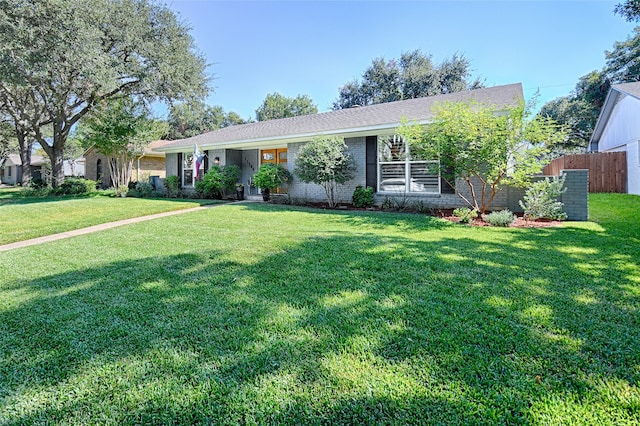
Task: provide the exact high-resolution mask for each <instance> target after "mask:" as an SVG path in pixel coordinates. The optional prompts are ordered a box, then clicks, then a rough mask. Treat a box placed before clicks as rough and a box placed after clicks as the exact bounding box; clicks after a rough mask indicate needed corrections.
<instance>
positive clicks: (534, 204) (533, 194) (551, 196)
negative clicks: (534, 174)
mask: <svg viewBox="0 0 640 426" xmlns="http://www.w3.org/2000/svg"><path fill="white" fill-rule="evenodd" d="M563 186H564V176H563V177H562V178H557V177H553V178H551V179H549V178H545V179H544V180H540V181H538V182H534V183H532V184H531V186H530V187H529V189H527V191H526V192H525V195H524V199H523V200H521V201H520V207H522V209H523V210H524V217H525V218H527V219H551V220H565V219H566V218H567V214H566V213H565V212H563V211H562V207H563V206H564V204H563V203H562V202H560V201H558V197H560V195H562V193H563V192H565V191H566V188H565V189H563Z"/></svg>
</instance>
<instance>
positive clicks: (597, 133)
mask: <svg viewBox="0 0 640 426" xmlns="http://www.w3.org/2000/svg"><path fill="white" fill-rule="evenodd" d="M624 95H629V96H633V97H634V98H636V99H638V100H640V81H637V82H634V83H622V84H615V85H613V86H612V87H611V89H610V90H609V93H608V94H607V98H606V99H605V101H604V105H602V109H601V110H600V115H599V116H598V121H596V126H595V127H594V128H593V133H592V134H591V140H590V141H589V151H598V145H599V143H600V138H601V137H602V133H603V132H604V129H605V128H606V127H607V123H608V122H609V118H610V117H611V113H612V112H613V108H614V107H615V105H616V104H617V103H618V100H619V99H621V98H622V97H623V96H624Z"/></svg>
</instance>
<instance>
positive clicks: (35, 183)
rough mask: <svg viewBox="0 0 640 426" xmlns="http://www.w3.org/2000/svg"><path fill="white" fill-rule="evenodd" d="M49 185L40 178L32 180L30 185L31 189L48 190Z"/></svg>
mask: <svg viewBox="0 0 640 426" xmlns="http://www.w3.org/2000/svg"><path fill="white" fill-rule="evenodd" d="M48 186H49V185H48V184H47V182H46V181H45V180H44V179H40V178H36V179H33V180H31V183H30V184H29V187H30V188H31V189H36V190H37V189H43V188H47V187H48Z"/></svg>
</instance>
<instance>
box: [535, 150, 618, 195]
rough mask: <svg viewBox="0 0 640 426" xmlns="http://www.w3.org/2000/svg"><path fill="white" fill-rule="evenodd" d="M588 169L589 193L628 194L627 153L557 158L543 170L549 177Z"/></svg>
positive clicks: (601, 153)
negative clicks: (573, 170) (564, 172)
mask: <svg viewBox="0 0 640 426" xmlns="http://www.w3.org/2000/svg"><path fill="white" fill-rule="evenodd" d="M567 169H588V170H589V192H621V193H626V192H627V153H626V152H624V151H622V152H596V153H593V154H577V155H565V156H563V157H560V158H556V159H555V160H553V161H552V162H551V163H549V164H547V166H546V167H545V168H544V169H543V170H542V173H544V174H545V175H547V176H559V175H560V170H567Z"/></svg>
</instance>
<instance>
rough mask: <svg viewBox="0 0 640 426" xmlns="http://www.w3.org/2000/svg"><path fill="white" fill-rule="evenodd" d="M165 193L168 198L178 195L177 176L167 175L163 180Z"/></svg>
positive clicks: (178, 180)
mask: <svg viewBox="0 0 640 426" xmlns="http://www.w3.org/2000/svg"><path fill="white" fill-rule="evenodd" d="M164 187H165V189H166V190H167V192H166V195H167V197H169V198H176V197H178V196H179V195H180V178H179V177H178V176H175V175H173V176H167V177H166V178H165V180H164Z"/></svg>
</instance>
